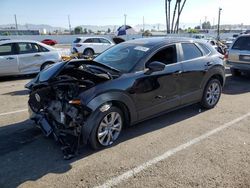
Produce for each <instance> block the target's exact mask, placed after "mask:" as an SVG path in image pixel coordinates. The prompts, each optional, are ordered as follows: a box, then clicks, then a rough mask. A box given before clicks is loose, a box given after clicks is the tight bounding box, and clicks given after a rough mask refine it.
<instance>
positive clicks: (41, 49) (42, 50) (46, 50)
mask: <svg viewBox="0 0 250 188" xmlns="http://www.w3.org/2000/svg"><path fill="white" fill-rule="evenodd" d="M38 46H39V48H40V52H49V50H48V49H47V48H44V47H43V46H40V45H38Z"/></svg>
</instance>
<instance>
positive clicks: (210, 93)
mask: <svg viewBox="0 0 250 188" xmlns="http://www.w3.org/2000/svg"><path fill="white" fill-rule="evenodd" d="M221 91H222V87H221V83H220V81H219V80H218V79H211V80H210V81H209V82H208V83H207V85H206V87H205V89H204V92H203V97H202V101H201V105H202V106H203V107H204V108H207V109H211V108H214V107H215V106H216V104H217V103H218V102H219V99H220V96H221Z"/></svg>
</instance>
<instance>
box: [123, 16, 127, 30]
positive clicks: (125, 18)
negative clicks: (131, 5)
mask: <svg viewBox="0 0 250 188" xmlns="http://www.w3.org/2000/svg"><path fill="white" fill-rule="evenodd" d="M126 22H127V14H124V27H125V28H126V24H127V23H126Z"/></svg>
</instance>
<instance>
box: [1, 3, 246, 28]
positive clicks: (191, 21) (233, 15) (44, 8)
mask: <svg viewBox="0 0 250 188" xmlns="http://www.w3.org/2000/svg"><path fill="white" fill-rule="evenodd" d="M172 1H173V2H174V1H175V0H172ZM235 2H236V3H235ZM219 7H221V8H222V12H221V24H242V23H243V24H244V25H250V19H249V7H250V1H249V0H237V1H235V0H187V2H186V5H185V7H184V10H183V13H182V15H181V21H180V25H181V27H184V28H185V27H186V28H187V27H189V26H192V27H193V26H195V25H199V24H200V21H202V22H203V21H204V20H207V21H210V22H211V24H213V23H214V24H216V23H217V19H218V9H219ZM172 8H174V3H172ZM14 14H16V16H17V22H18V24H26V23H29V24H48V25H51V26H58V27H65V28H67V27H68V15H70V20H71V25H72V27H76V26H78V25H123V24H124V14H126V15H127V24H128V25H132V26H133V25H137V24H142V23H143V21H142V20H143V16H144V20H145V24H158V23H160V24H165V0H120V1H119V0H74V1H70V0H38V1H36V0H0V25H2V24H11V23H15V22H14Z"/></svg>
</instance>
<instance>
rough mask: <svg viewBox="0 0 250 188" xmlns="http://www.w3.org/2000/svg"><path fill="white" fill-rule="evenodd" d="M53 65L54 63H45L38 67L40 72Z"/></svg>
mask: <svg viewBox="0 0 250 188" xmlns="http://www.w3.org/2000/svg"><path fill="white" fill-rule="evenodd" d="M52 64H54V62H45V63H43V64H42V65H41V67H40V71H42V70H43V69H45V68H47V67H49V66H50V65H52Z"/></svg>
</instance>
